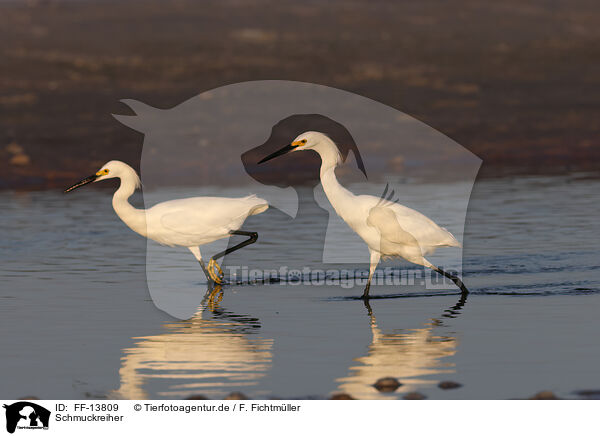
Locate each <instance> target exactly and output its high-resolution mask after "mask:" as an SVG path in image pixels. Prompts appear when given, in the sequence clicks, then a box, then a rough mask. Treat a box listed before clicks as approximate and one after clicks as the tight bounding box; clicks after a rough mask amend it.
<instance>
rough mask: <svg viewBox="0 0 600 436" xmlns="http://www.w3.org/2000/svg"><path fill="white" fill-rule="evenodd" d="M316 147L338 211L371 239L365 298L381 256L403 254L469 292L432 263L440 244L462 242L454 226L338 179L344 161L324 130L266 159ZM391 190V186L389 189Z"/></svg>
mask: <svg viewBox="0 0 600 436" xmlns="http://www.w3.org/2000/svg"><path fill="white" fill-rule="evenodd" d="M303 150H313V151H316V152H317V153H318V154H319V156H321V173H320V176H321V184H322V185H323V190H324V191H325V195H327V198H328V199H329V202H330V203H331V205H332V206H333V208H334V209H335V211H336V213H337V214H338V215H339V216H340V217H341V218H342V219H343V220H344V221H345V222H346V223H347V224H348V225H349V226H350V228H351V229H352V230H354V231H355V232H356V233H358V235H359V236H360V237H361V238H362V239H363V240H364V241H365V242H366V244H367V246H368V247H369V251H370V254H371V259H370V269H369V278H368V280H367V285H366V287H365V290H364V293H363V296H362V297H363V298H364V299H367V298H369V288H370V286H371V279H372V278H373V274H374V273H375V269H376V268H377V264H378V263H379V260H380V259H381V258H384V259H385V258H388V257H402V258H404V259H406V260H408V261H409V262H412V263H415V264H418V265H423V266H426V267H428V268H431V269H432V270H434V271H436V272H438V273H440V274H442V275H444V276H445V277H448V278H449V279H451V280H452V281H453V282H454V283H455V284H456V285H457V286H458V287H459V288H460V290H461V291H462V292H463V293H468V290H467V288H466V287H465V285H464V284H463V283H462V281H461V280H460V279H459V278H458V277H456V276H455V275H453V274H450V273H447V272H446V271H444V270H442V269H441V268H438V267H436V266H435V265H433V264H431V263H430V262H429V261H428V260H427V259H426V258H425V256H427V255H428V254H431V253H433V252H434V251H435V249H436V248H438V247H460V243H459V242H458V241H457V240H456V238H455V237H454V236H453V235H452V233H450V232H449V231H448V230H446V229H444V228H443V227H439V226H438V225H437V224H436V223H434V222H433V221H432V220H430V219H429V218H427V217H426V216H425V215H423V214H421V213H419V212H417V211H416V210H413V209H410V208H408V207H406V206H402V205H400V204H397V203H396V202H393V201H390V199H389V198H386V197H385V192H384V194H383V195H382V196H381V197H374V196H372V195H354V194H353V193H352V192H350V191H348V190H347V189H346V188H344V187H343V186H342V185H340V183H339V182H338V180H337V178H336V176H335V168H336V167H337V166H338V165H339V164H340V163H341V162H342V160H341V157H340V151H339V149H338V147H337V145H335V143H334V142H333V141H332V140H331V139H330V138H329V137H328V136H326V135H324V134H323V133H320V132H305V133H302V134H301V135H299V136H298V137H296V139H294V141H292V143H291V144H289V145H286V146H285V147H283V148H282V149H280V150H278V151H276V152H274V153H272V154H270V155H268V156H267V157H265V158H264V159H262V160H261V161H260V162H259V163H263V162H266V161H268V160H270V159H273V158H275V157H277V156H281V155H283V154H286V153H288V152H295V151H303ZM386 191H387V188H386Z"/></svg>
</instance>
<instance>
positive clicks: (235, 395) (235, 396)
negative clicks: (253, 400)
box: [224, 392, 250, 400]
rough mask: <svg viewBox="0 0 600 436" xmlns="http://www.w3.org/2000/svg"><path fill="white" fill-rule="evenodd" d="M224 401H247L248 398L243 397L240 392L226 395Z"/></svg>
mask: <svg viewBox="0 0 600 436" xmlns="http://www.w3.org/2000/svg"><path fill="white" fill-rule="evenodd" d="M224 399H225V400H249V399H250V398H248V397H247V396H246V395H244V394H243V393H241V392H232V393H230V394H229V395H227V396H226V397H225V398H224Z"/></svg>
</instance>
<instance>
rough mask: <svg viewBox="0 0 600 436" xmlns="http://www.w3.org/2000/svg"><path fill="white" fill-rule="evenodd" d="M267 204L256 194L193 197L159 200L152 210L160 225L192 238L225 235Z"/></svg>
mask: <svg viewBox="0 0 600 436" xmlns="http://www.w3.org/2000/svg"><path fill="white" fill-rule="evenodd" d="M267 207H268V205H267V203H266V201H265V200H262V199H260V198H258V197H256V196H250V197H245V198H221V197H194V198H186V199H182V200H172V201H167V202H164V203H160V204H158V205H156V206H154V207H153V208H152V209H151V211H152V213H158V214H160V223H161V225H162V226H164V227H165V228H166V229H169V230H171V231H174V232H177V233H180V234H182V235H185V236H193V237H222V236H224V235H226V234H228V233H229V232H230V231H232V230H237V229H239V228H240V227H241V226H242V224H243V223H244V220H245V219H246V218H247V217H248V216H249V215H253V214H256V213H260V212H263V211H264V210H266V208H267ZM155 209H156V210H155Z"/></svg>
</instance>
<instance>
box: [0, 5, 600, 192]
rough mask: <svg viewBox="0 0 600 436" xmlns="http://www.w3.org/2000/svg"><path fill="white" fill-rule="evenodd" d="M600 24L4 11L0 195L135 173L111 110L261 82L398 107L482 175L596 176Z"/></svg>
mask: <svg viewBox="0 0 600 436" xmlns="http://www.w3.org/2000/svg"><path fill="white" fill-rule="evenodd" d="M599 24H600V4H598V3H597V2H593V1H581V0H576V1H567V0H554V1H551V0H544V1H542V0H534V1H529V2H526V3H523V2H518V1H515V0H509V1H506V2H502V3H501V4H495V3H485V4H484V3H481V2H477V1H474V0H473V1H472V0H460V1H458V2H451V3H448V2H443V1H441V0H427V1H423V2H390V1H383V0H376V1H369V2H367V1H341V0H334V1H331V2H327V3H323V2H319V1H317V0H309V1H305V2H301V3H298V2H292V1H288V0H284V1H275V0H252V1H247V2H243V1H239V0H226V1H216V0H208V1H203V2H193V1H191V0H175V1H167V0H148V1H146V0H144V1H142V0H133V1H131V0H127V1H119V2H118V1H112V0H109V1H94V0H88V1H83V0H82V1H64V0H46V1H41V0H40V1H27V2H25V1H0V66H1V69H0V174H1V175H0V189H46V188H56V187H64V186H66V184H68V183H70V182H72V181H73V179H78V178H80V177H81V176H83V175H86V174H88V173H90V172H92V171H95V170H96V169H97V168H98V167H99V166H100V165H102V164H103V163H104V162H106V161H108V160H110V159H120V160H124V161H126V162H129V163H131V164H133V165H134V166H136V165H138V164H139V160H140V154H141V148H142V143H143V137H142V135H141V134H140V133H137V132H135V131H133V130H131V129H128V128H126V127H125V126H123V125H121V124H120V123H119V122H117V121H116V120H115V119H114V118H113V117H112V116H111V113H121V114H130V113H131V112H130V110H129V109H127V107H126V106H124V105H123V104H122V103H120V102H119V100H120V99H123V98H132V99H136V100H141V101H143V102H145V103H147V104H150V105H152V106H155V107H159V108H170V107H173V106H175V105H177V104H179V103H181V102H183V101H185V100H187V99H189V98H191V97H193V96H196V95H198V94H199V93H202V92H204V91H207V90H210V89H213V88H216V87H220V86H223V85H227V84H232V83H237V82H243V81H250V80H264V79H282V80H297V81H304V82H311V83H317V84H322V85H327V86H332V87H336V88H340V89H344V90H347V91H350V92H354V93H357V94H360V95H363V96H366V97H369V98H372V99H374V100H377V101H379V102H382V103H384V104H387V105H389V106H392V107H394V108H396V109H398V110H400V111H402V112H405V113H407V114H409V115H411V116H413V117H415V118H417V119H419V120H421V121H423V122H425V123H427V124H428V125H430V126H431V127H433V128H435V129H436V130H438V131H440V132H442V133H444V134H446V135H447V136H449V137H450V138H452V139H454V140H455V141H457V142H458V143H459V144H461V145H463V146H464V147H466V148H467V149H469V150H470V151H472V152H473V153H475V154H476V155H478V156H479V157H480V158H481V159H483V166H482V168H481V171H480V174H479V176H480V177H495V176H502V175H506V174H540V173H542V174H553V173H566V172H573V171H597V170H598V163H599V162H600V136H599V133H600V100H599V97H598V96H600V62H599V60H600V44H599V42H600V38H599V37H600V25H599ZM286 115H287V114H286ZM362 152H363V153H368V152H369V150H368V148H367V149H364V148H363V149H362ZM199 170H202V169H201V168H199Z"/></svg>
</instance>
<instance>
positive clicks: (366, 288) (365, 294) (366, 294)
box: [360, 277, 371, 300]
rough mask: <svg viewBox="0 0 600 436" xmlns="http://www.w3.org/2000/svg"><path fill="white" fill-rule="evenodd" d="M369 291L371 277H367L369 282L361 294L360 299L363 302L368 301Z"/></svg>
mask: <svg viewBox="0 0 600 436" xmlns="http://www.w3.org/2000/svg"><path fill="white" fill-rule="evenodd" d="M369 289H371V277H369V281H368V282H367V286H365V290H364V292H363V294H362V297H360V298H362V299H363V300H368V299H369Z"/></svg>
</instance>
